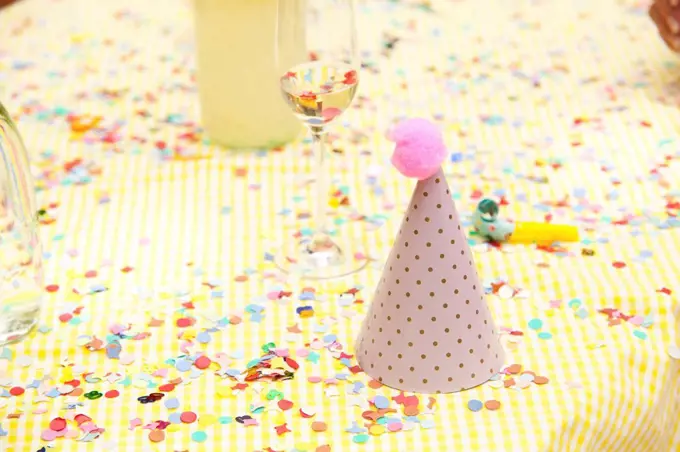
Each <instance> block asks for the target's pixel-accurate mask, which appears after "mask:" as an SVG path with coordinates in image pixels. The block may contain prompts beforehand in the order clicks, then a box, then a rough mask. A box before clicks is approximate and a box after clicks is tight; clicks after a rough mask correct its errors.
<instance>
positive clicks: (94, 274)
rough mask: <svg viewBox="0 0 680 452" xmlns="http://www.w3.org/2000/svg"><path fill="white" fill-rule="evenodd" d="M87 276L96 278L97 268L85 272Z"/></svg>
mask: <svg viewBox="0 0 680 452" xmlns="http://www.w3.org/2000/svg"><path fill="white" fill-rule="evenodd" d="M85 277H86V278H96V277H97V271H96V270H89V271H87V272H85Z"/></svg>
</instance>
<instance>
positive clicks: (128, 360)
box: [119, 352, 135, 366]
mask: <svg viewBox="0 0 680 452" xmlns="http://www.w3.org/2000/svg"><path fill="white" fill-rule="evenodd" d="M119 362H120V363H121V364H122V365H123V366H129V365H130V364H132V363H134V362H135V355H133V354H132V353H125V352H123V353H121V354H120V357H119Z"/></svg>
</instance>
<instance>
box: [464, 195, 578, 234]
mask: <svg viewBox="0 0 680 452" xmlns="http://www.w3.org/2000/svg"><path fill="white" fill-rule="evenodd" d="M498 211H499V208H498V204H497V203H496V202H495V201H492V200H491V199H484V200H482V201H481V202H480V203H479V205H478V206H477V210H476V211H475V213H474V214H473V218H472V220H473V223H474V226H475V229H476V230H477V232H478V233H479V234H480V235H481V236H483V237H485V238H487V239H489V240H492V241H495V242H507V243H516V244H520V243H524V244H531V243H536V244H539V245H546V244H551V243H554V242H578V241H579V230H578V228H577V227H576V226H571V225H566V224H550V223H535V222H517V223H515V222H512V221H507V220H501V219H500V218H498Z"/></svg>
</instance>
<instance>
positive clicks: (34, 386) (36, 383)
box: [26, 380, 42, 389]
mask: <svg viewBox="0 0 680 452" xmlns="http://www.w3.org/2000/svg"><path fill="white" fill-rule="evenodd" d="M41 383H42V382H41V381H40V380H33V381H32V382H31V383H30V384H28V386H26V389H38V388H39V387H40V384H41Z"/></svg>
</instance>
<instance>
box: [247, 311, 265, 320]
mask: <svg viewBox="0 0 680 452" xmlns="http://www.w3.org/2000/svg"><path fill="white" fill-rule="evenodd" d="M263 320H264V316H263V315H262V314H260V313H259V312H257V313H255V314H252V315H251V316H250V321H251V322H253V323H260V322H261V321H263Z"/></svg>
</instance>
